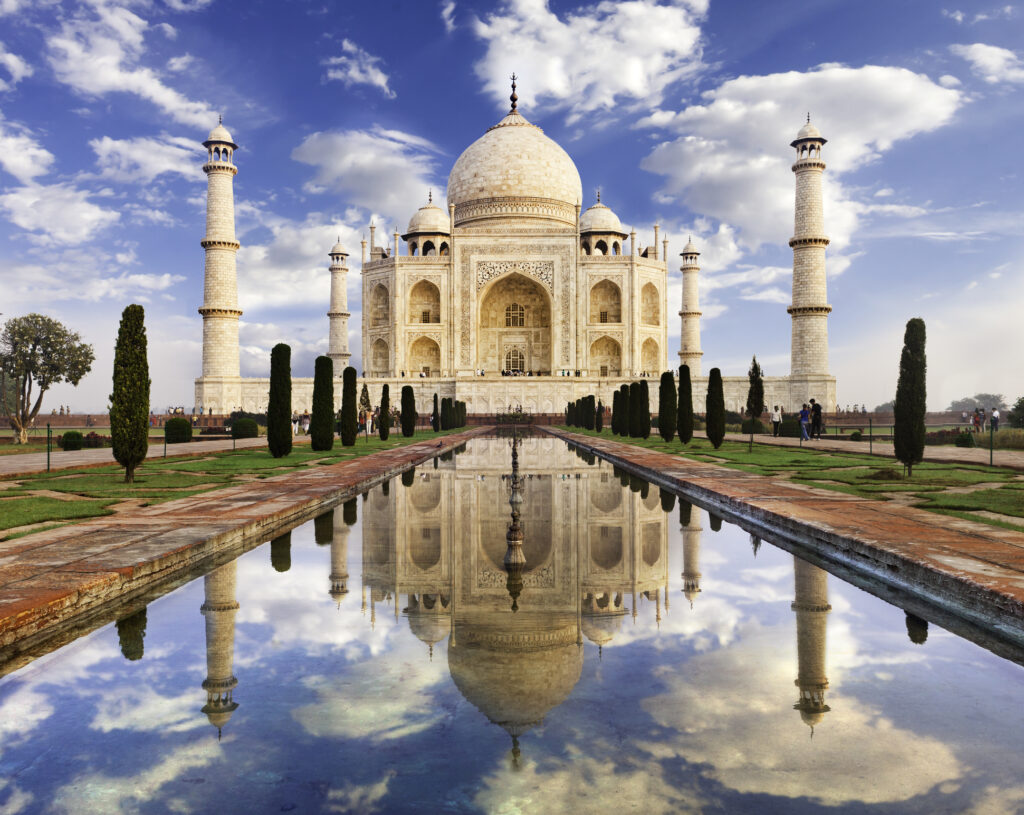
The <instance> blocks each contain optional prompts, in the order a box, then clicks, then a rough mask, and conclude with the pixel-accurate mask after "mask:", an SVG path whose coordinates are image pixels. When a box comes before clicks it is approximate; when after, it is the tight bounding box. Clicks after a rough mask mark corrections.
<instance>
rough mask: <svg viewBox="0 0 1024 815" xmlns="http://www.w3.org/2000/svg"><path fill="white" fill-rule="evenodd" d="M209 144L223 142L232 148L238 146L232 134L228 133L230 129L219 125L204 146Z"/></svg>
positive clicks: (207, 138) (211, 132) (212, 131)
mask: <svg viewBox="0 0 1024 815" xmlns="http://www.w3.org/2000/svg"><path fill="white" fill-rule="evenodd" d="M209 142H221V143H226V144H230V145H231V146H232V147H235V146H236V145H235V142H234V140H233V139H232V138H231V134H230V133H228V129H227V128H226V127H224V125H223V124H218V125H217V126H216V127H215V128H214V129H213V130H211V131H210V135H209V136H207V137H206V141H205V142H204V144H208V143H209Z"/></svg>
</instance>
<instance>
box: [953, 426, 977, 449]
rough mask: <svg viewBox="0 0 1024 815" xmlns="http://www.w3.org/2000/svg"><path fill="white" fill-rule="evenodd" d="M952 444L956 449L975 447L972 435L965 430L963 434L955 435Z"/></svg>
mask: <svg viewBox="0 0 1024 815" xmlns="http://www.w3.org/2000/svg"><path fill="white" fill-rule="evenodd" d="M954 443H955V444H956V446H957V447H977V445H976V444H975V442H974V434H973V433H968V432H967V431H966V430H965V431H964V432H963V433H960V434H959V435H957V437H956V439H955V440H954Z"/></svg>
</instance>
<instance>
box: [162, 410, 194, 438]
mask: <svg viewBox="0 0 1024 815" xmlns="http://www.w3.org/2000/svg"><path fill="white" fill-rule="evenodd" d="M164 438H166V439H167V443H168V444H181V443H182V442H186V441H192V422H190V421H189V420H188V419H186V418H184V417H182V416H176V417H175V418H173V419H168V420H167V424H165V425H164Z"/></svg>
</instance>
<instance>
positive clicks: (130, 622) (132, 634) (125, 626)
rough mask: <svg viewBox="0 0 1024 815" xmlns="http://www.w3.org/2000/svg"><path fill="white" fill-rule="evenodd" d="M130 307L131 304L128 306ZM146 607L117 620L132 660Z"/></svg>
mask: <svg viewBox="0 0 1024 815" xmlns="http://www.w3.org/2000/svg"><path fill="white" fill-rule="evenodd" d="M129 308H131V306H129ZM145 636H146V609H145V608H140V609H139V610H138V611H136V612H135V613H134V614H129V615H128V616H127V617H122V618H121V619H120V620H118V621H117V641H118V644H119V645H120V646H121V656H123V657H124V658H125V659H127V660H129V661H131V662H134V661H136V660H139V659H142V655H143V654H144V653H145Z"/></svg>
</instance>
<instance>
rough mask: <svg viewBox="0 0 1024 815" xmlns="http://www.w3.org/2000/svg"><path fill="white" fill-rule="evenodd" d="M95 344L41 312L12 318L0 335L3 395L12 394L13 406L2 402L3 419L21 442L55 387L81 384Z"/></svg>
mask: <svg viewBox="0 0 1024 815" xmlns="http://www.w3.org/2000/svg"><path fill="white" fill-rule="evenodd" d="M94 359H95V356H94V355H93V352H92V346H91V345H87V344H86V343H84V342H82V341H81V337H79V336H78V334H76V333H75V332H74V331H69V330H68V329H67V328H66V327H65V326H64V325H62V324H61V323H59V322H57V321H56V320H53V319H51V318H50V317H46V316H44V315H42V314H26V315H25V316H24V317H14V318H12V319H10V320H8V321H7V322H6V323H5V324H4V330H3V333H2V334H0V394H8V393H10V392H12V391H13V400H12V402H13V404H8V402H7V400H6V399H4V400H2V401H3V404H2V405H0V407H2V409H3V412H4V415H5V416H6V417H7V418H8V420H9V421H10V423H11V427H12V428H14V430H16V431H17V437H16V438H17V443H18V444H27V443H28V431H29V428H30V427H31V426H32V422H33V421H34V420H35V418H36V416H37V415H38V413H39V408H40V407H42V405H43V394H45V393H46V391H47V390H49V389H50V387H51V386H52V385H56V384H58V383H59V382H70V383H71V384H72V385H77V384H78V383H79V382H80V381H81V379H82V377H83V376H85V375H86V374H87V373H89V369H90V368H91V367H92V363H93V360H94Z"/></svg>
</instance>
